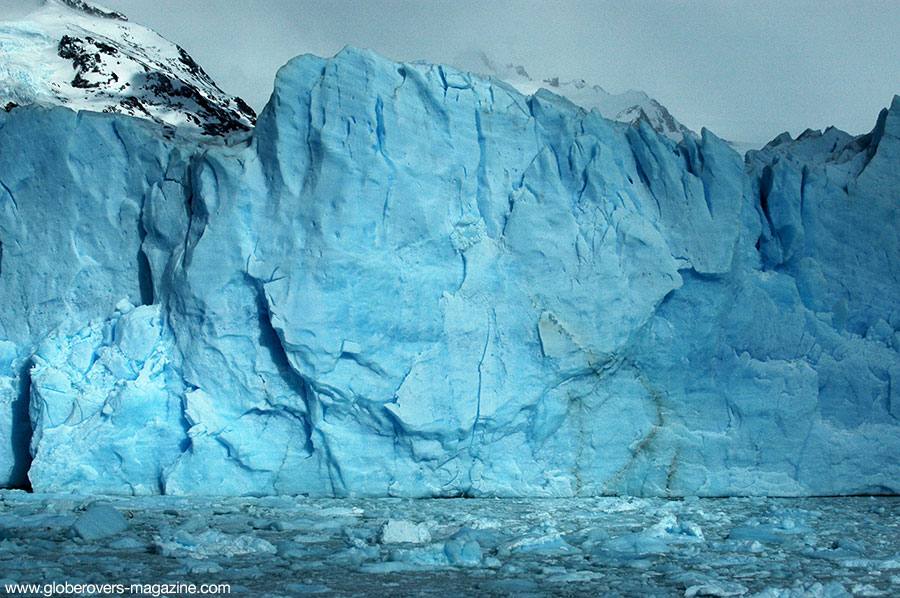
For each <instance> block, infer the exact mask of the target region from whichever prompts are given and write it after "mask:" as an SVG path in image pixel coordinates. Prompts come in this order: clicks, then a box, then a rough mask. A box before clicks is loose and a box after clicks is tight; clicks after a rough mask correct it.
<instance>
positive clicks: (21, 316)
mask: <svg viewBox="0 0 900 598" xmlns="http://www.w3.org/2000/svg"><path fill="white" fill-rule="evenodd" d="M0 118H2V119H3V120H2V127H0V243H2V256H0V260H2V261H0V297H2V301H0V392H2V395H0V401H2V405H3V411H2V415H0V441H2V443H3V446H2V448H0V480H3V481H5V482H6V483H7V484H10V485H17V484H22V483H24V480H25V475H26V473H27V476H28V480H29V481H30V483H31V485H32V486H33V487H34V488H35V489H36V490H43V491H51V490H52V491H58V490H72V491H79V492H103V493H107V494H116V493H121V494H150V493H160V492H162V493H169V494H254V495H265V494H310V495H326V496H328V495H337V496H344V495H360V496H387V495H396V496H414V497H425V496H589V495H601V494H639V495H653V496H684V495H703V496H719V495H792V496H802V495H809V494H828V495H832V494H853V493H873V492H874V493H896V492H898V491H900V460H898V459H897V455H898V454H900V426H898V423H900V422H898V418H900V354H898V350H900V332H898V331H900V301H898V298H900V238H898V236H900V210H898V205H900V204H898V197H900V176H898V175H897V166H898V165H900V98H894V101H893V103H892V106H891V108H890V109H888V110H885V111H884V112H882V114H881V115H880V116H879V118H878V121H877V123H876V126H875V129H874V130H873V131H872V133H870V134H868V135H864V136H859V137H852V136H850V135H847V134H844V133H841V132H839V131H836V130H834V129H829V130H826V131H825V132H824V133H822V132H813V131H810V132H807V133H805V134H804V135H801V136H800V137H799V138H798V139H796V140H793V139H790V138H789V136H782V137H779V138H778V139H776V140H775V141H773V142H772V143H771V144H770V145H768V146H767V147H766V148H764V149H763V150H761V151H759V152H750V153H749V154H748V156H747V158H746V160H742V159H741V157H740V156H739V155H738V154H737V153H736V152H734V151H733V150H732V149H731V148H730V147H729V146H728V145H727V144H726V143H725V142H723V141H721V140H720V139H718V138H717V137H716V136H715V135H714V134H712V133H711V132H709V131H706V130H704V131H703V132H702V135H701V137H700V139H699V140H695V139H694V138H692V137H686V138H685V139H684V141H683V143H682V144H675V143H673V142H672V141H670V140H668V139H666V138H664V137H661V136H660V135H658V134H657V133H656V132H654V131H653V130H652V129H651V128H650V127H649V126H647V125H646V124H644V123H638V125H637V126H629V125H625V124H621V123H616V122H612V121H608V120H605V119H603V118H601V117H600V115H599V113H597V112H596V111H592V112H585V111H584V110H582V109H581V108H578V107H576V106H575V105H573V104H571V103H570V102H568V101H566V100H565V99H563V98H560V97H559V96H556V95H553V94H552V93H549V92H547V91H543V90H542V91H539V92H538V93H536V94H535V95H534V96H530V97H526V96H523V95H521V94H519V93H518V92H516V91H515V90H514V89H512V88H511V87H509V86H507V85H505V84H503V83H501V82H498V81H493V80H492V81H485V80H482V79H480V78H478V77H476V76H474V75H471V74H467V73H462V72H459V71H456V70H454V69H451V68H449V67H443V66H437V65H429V64H420V63H415V64H398V63H394V62H391V61H388V60H386V59H384V58H381V57H380V56H378V55H376V54H374V53H371V52H368V51H364V50H358V49H354V48H347V49H345V50H343V51H342V52H340V53H339V54H338V55H336V56H335V57H333V58H331V59H323V58H318V57H314V56H301V57H298V58H296V59H294V60H292V61H291V62H290V63H288V64H287V65H286V66H284V67H283V68H282V69H281V70H280V71H279V73H278V75H277V78H276V82H275V90H274V92H273V95H272V98H271V100H270V101H269V104H268V105H267V106H266V108H265V109H264V110H263V112H262V113H261V114H260V116H259V119H258V122H257V126H256V128H255V130H254V131H253V134H252V136H251V137H250V138H249V139H247V140H246V141H245V142H241V143H238V144H235V145H232V146H225V145H210V144H204V145H197V144H196V143H193V142H191V141H189V140H186V139H180V138H172V136H171V135H168V136H167V135H166V134H164V132H163V131H162V130H161V129H159V128H158V127H156V126H154V125H153V124H151V123H146V122H142V121H139V120H137V119H133V118H129V117H124V116H120V115H105V114H95V113H88V112H82V113H78V114H76V113H74V112H71V111H69V110H66V109H53V110H47V109H42V108H18V109H15V110H13V111H12V112H11V113H9V114H8V115H2V116H0Z"/></svg>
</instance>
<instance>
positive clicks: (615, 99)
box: [454, 52, 699, 143]
mask: <svg viewBox="0 0 900 598" xmlns="http://www.w3.org/2000/svg"><path fill="white" fill-rule="evenodd" d="M454 66H456V67H458V68H461V69H463V70H467V71H471V72H473V73H477V74H479V75H482V76H485V77H494V78H496V79H500V80H502V81H505V82H507V83H509V84H510V85H512V86H513V87H515V88H516V89H517V90H518V91H520V92H521V93H523V94H526V95H532V94H534V93H535V92H536V91H537V90H538V89H540V88H542V87H544V88H546V89H549V90H550V91H552V92H553V93H555V94H558V95H561V96H563V97H564V98H566V99H568V100H569V101H571V102H572V103H573V104H576V105H578V106H581V107H582V108H586V109H588V110H590V109H591V108H596V109H597V110H599V111H600V114H601V115H603V117H604V118H608V119H610V120H616V121H619V122H624V123H628V124H636V123H638V122H639V121H644V122H646V123H647V124H649V125H650V126H651V127H653V130H654V131H656V132H657V133H659V134H660V135H663V136H664V137H667V138H668V139H671V140H672V141H675V142H676V143H679V142H681V139H682V137H683V136H684V135H689V136H691V137H694V138H695V139H699V137H698V135H697V134H696V133H695V132H694V131H691V130H690V129H689V128H687V127H686V126H684V125H683V124H682V123H680V122H679V121H678V120H677V119H676V118H675V117H674V116H672V114H671V113H670V112H669V110H668V109H667V108H666V107H665V106H663V105H662V104H660V103H659V102H657V101H656V100H655V99H653V98H651V97H650V96H648V95H647V94H646V93H644V92H643V91H637V90H634V89H629V90H628V91H626V92H624V93H619V94H613V93H609V92H608V91H606V90H605V89H603V88H602V87H600V86H599V85H591V84H589V83H587V82H586V81H585V80H584V79H573V80H571V81H562V80H560V78H559V77H545V78H542V79H534V78H532V76H531V75H530V74H529V73H528V71H527V70H526V69H525V67H524V66H521V65H514V64H506V65H501V64H498V63H497V62H495V61H494V60H492V59H491V58H490V57H489V56H487V54H485V53H484V52H475V53H462V54H460V55H458V56H457V57H456V58H455V59H454Z"/></svg>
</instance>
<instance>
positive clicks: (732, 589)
mask: <svg viewBox="0 0 900 598" xmlns="http://www.w3.org/2000/svg"><path fill="white" fill-rule="evenodd" d="M746 593H747V587H746V586H742V585H741V584H739V583H734V582H730V581H721V580H718V579H711V580H708V581H704V582H703V583H700V584H697V585H694V586H690V587H689V588H687V589H686V590H685V591H684V598H693V597H694V596H716V597H718V598H728V597H729V596H743V595H744V594H746Z"/></svg>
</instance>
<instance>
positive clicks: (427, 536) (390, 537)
mask: <svg viewBox="0 0 900 598" xmlns="http://www.w3.org/2000/svg"><path fill="white" fill-rule="evenodd" d="M378 541H379V542H380V543H381V544H425V543H428V542H430V541H431V532H429V531H428V526H427V525H425V524H424V523H413V522H412V521H404V520H403V519H388V520H387V521H386V522H385V524H384V525H383V526H382V527H381V531H380V532H379V534H378Z"/></svg>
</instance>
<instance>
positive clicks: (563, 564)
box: [0, 491, 900, 598]
mask: <svg viewBox="0 0 900 598" xmlns="http://www.w3.org/2000/svg"><path fill="white" fill-rule="evenodd" d="M110 511H112V515H110V513H109V512H110ZM898 516H900V499H896V498H877V499H874V498H863V497H856V498H806V499H761V498H759V499H758V498H731V499H687V500H683V501H682V500H678V501H675V500H665V499H659V498H656V499H646V498H584V499H529V500H522V499H503V500H497V499H450V500H408V499H338V500H335V499H304V498H290V497H266V498H246V497H245V498H222V499H200V498H190V497H159V496H157V497H135V498H103V499H97V498H93V497H84V496H78V495H56V496H48V495H27V494H24V493H21V492H9V491H7V492H4V493H2V494H0V571H2V573H0V585H2V584H9V583H38V584H42V583H46V582H48V581H51V580H52V581H58V582H62V581H69V582H70V583H72V584H75V583H96V584H103V583H110V584H116V583H122V584H124V585H126V586H129V585H130V584H132V583H142V584H143V583H173V584H174V583H179V582H181V583H195V584H196V585H197V586H199V585H200V584H204V583H206V584H212V583H216V584H220V583H226V584H230V587H231V595H238V596H252V597H260V598H262V597H267V598H281V597H284V596H305V595H321V596H348V597H349V596H384V595H386V594H390V595H396V596H469V595H475V596H486V597H494V596H498V597H499V596H516V597H523V596H598V597H609V598H615V597H653V598H667V597H679V598H681V597H691V596H720V597H727V596H743V597H745V598H751V597H752V598H849V597H850V596H886V597H891V596H896V595H897V594H898V592H900V541H898V539H897V532H898V525H900V524H898V521H900V519H898ZM103 522H106V523H107V525H106V527H104V525H103ZM81 530H88V532H89V535H88V536H87V537H85V535H84V534H83V533H82V532H81ZM222 595H226V594H222Z"/></svg>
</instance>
